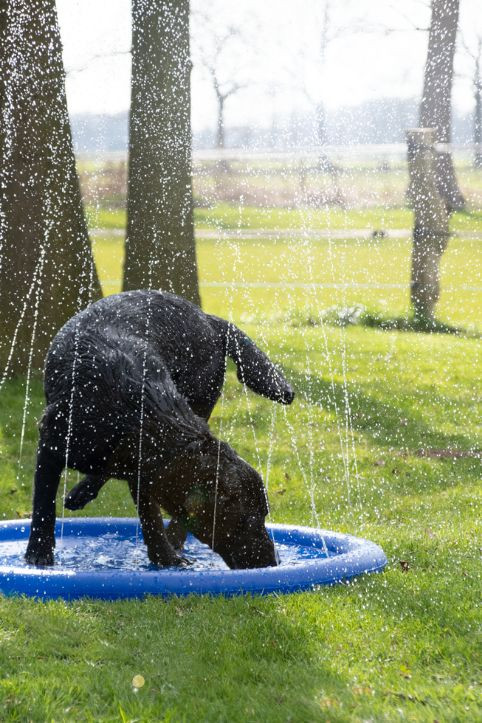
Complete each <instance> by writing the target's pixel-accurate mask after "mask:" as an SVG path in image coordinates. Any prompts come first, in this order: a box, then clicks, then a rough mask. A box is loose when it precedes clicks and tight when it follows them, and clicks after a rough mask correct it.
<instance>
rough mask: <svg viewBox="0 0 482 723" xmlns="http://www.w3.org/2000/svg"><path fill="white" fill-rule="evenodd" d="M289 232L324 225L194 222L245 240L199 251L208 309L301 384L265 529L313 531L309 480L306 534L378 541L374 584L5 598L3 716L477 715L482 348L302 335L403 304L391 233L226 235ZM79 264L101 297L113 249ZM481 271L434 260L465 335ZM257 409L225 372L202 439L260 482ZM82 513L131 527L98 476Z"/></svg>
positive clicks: (5, 398) (27, 479) (404, 276)
mask: <svg viewBox="0 0 482 723" xmlns="http://www.w3.org/2000/svg"><path fill="white" fill-rule="evenodd" d="M337 213H338V212H337ZM370 213H374V214H375V215H374V216H368V215H367V213H364V214H363V213H360V214H359V215H356V214H354V215H353V216H351V215H348V216H347V215H346V214H345V218H344V220H343V219H340V220H339V226H338V227H339V228H355V229H357V228H372V227H374V228H377V227H379V226H377V225H376V224H382V221H381V219H380V217H377V216H376V213H378V212H377V211H370ZM390 213H391V212H385V216H383V224H382V225H383V227H384V228H405V227H406V228H408V224H409V222H410V219H409V215H408V213H407V212H406V211H404V210H403V209H394V210H393V215H390ZM290 214H291V215H290ZM335 217H336V214H333V218H335ZM108 218H110V219H111V224H112V225H111V226H110V228H117V227H120V226H121V225H122V219H121V218H120V217H118V218H117V220H116V221H115V222H114V220H113V217H112V215H111V216H110V217H108V216H107V215H106V214H104V216H103V217H102V220H101V221H102V222H101V223H100V222H99V223H94V224H93V225H95V226H101V225H102V226H103V227H104V228H107V227H108V225H109V222H108ZM297 218H298V223H297V222H296V219H297ZM273 219H276V222H275V221H274V220H273ZM335 223H338V221H336V222H335V221H333V225H335ZM457 223H460V224H461V227H460V230H461V231H463V230H471V231H477V230H479V231H480V225H481V223H482V220H481V218H480V215H479V216H478V217H477V216H476V215H474V216H473V217H470V218H469V220H467V217H459V218H456V219H455V220H454V224H457ZM306 224H309V227H310V228H311V227H312V228H314V227H316V226H318V227H319V228H323V227H326V218H325V216H324V215H323V214H318V215H313V218H312V219H311V220H310V219H307V220H306V221H305V222H302V221H301V220H300V214H299V213H298V214H297V215H296V214H295V213H294V212H282V211H278V212H275V213H273V218H271V216H270V215H269V214H267V213H262V214H260V213H259V209H258V210H255V209H243V212H242V215H241V218H240V215H239V209H231V208H228V207H221V208H219V209H217V210H214V211H213V210H209V211H208V210H198V227H201V226H204V227H205V228H213V229H222V228H234V229H236V228H240V230H241V233H240V236H239V238H238V239H234V240H233V239H227V238H223V236H222V234H221V233H220V234H218V235H217V236H216V237H215V238H213V239H202V240H200V241H199V243H198V258H199V267H200V278H201V283H202V286H201V290H202V296H203V303H204V306H205V308H206V309H207V310H209V311H213V312H215V313H220V314H223V315H224V316H230V317H232V318H233V319H235V320H236V321H237V322H238V323H239V324H240V325H242V326H243V328H244V329H245V330H246V331H247V332H248V333H249V334H250V335H251V336H252V337H253V338H255V339H256V340H257V341H258V343H259V344H260V345H261V346H262V347H263V348H264V349H265V350H267V351H268V352H269V354H270V355H271V357H272V358H274V359H277V360H279V361H280V362H281V364H282V365H283V367H284V369H285V372H286V375H287V376H288V377H289V378H290V379H291V380H292V382H293V384H294V386H295V389H296V391H297V398H296V400H295V402H294V404H293V406H292V407H291V408H289V409H288V410H287V412H286V415H287V420H288V421H289V422H290V424H291V425H292V427H293V428H294V430H295V435H293V434H292V432H291V431H290V428H289V426H288V424H287V420H286V419H285V416H284V414H283V412H282V410H281V409H278V413H277V416H276V419H275V424H274V437H273V456H272V470H271V475H270V483H269V495H270V501H271V516H272V519H273V521H283V522H299V523H306V524H312V523H313V515H312V510H311V507H310V502H309V494H308V492H307V489H306V486H305V483H304V479H306V480H308V481H310V480H313V485H314V497H315V502H316V508H317V512H318V514H319V517H320V520H321V523H322V525H323V526H325V527H327V528H331V529H336V530H340V531H346V532H353V533H355V534H360V535H363V536H366V537H368V538H370V539H373V540H374V541H376V542H377V543H379V544H380V545H382V546H383V548H384V549H385V551H386V553H387V556H388V558H389V566H388V569H387V571H386V572H385V573H383V574H382V575H379V576H375V577H371V578H366V579H361V580H358V581H356V582H355V583H352V584H350V585H344V586H339V587H336V588H331V589H320V590H316V591H314V592H311V593H303V594H296V595H291V596H287V597H283V596H280V597H277V596H273V597H269V598H243V599H235V600H224V599H211V598H209V597H205V598H195V597H192V598H187V599H173V600H170V601H169V602H162V601H159V600H157V599H155V598H151V599H148V600H146V601H145V602H119V603H101V602H92V601H83V602H77V603H72V604H65V603H61V602H55V603H48V604H39V603H36V602H32V601H31V600H24V599H23V600H14V599H0V719H2V720H3V719H5V720H18V721H24V720H34V721H44V720H56V721H61V720H69V721H70V720H75V721H78V720H89V721H90V720H103V721H104V720H105V721H111V720H112V721H115V720H118V721H128V720H129V721H131V720H140V721H150V720H165V721H183V720H186V721H194V720H195V721H199V720H201V721H260V720H268V721H288V720H291V721H300V722H302V721H303V722H304V721H311V720H320V721H367V720H374V721H378V720H387V721H393V720H415V721H434V720H438V721H466V720H467V721H472V720H477V719H479V718H480V715H481V710H480V688H478V687H477V674H478V667H477V660H478V658H477V654H478V648H477V637H476V634H477V626H478V624H480V616H479V615H478V614H477V604H478V602H479V597H480V568H479V563H478V549H479V548H478V545H480V542H478V538H477V519H478V517H480V515H478V511H479V510H480V507H479V506H478V505H479V500H480V484H479V482H480V457H479V458H478V457H477V454H478V452H479V451H480V449H481V447H482V441H481V438H480V427H479V423H480V410H479V408H478V406H477V405H478V400H480V394H481V388H480V387H481V384H480V372H479V370H480V360H479V358H478V350H479V344H480V342H479V341H478V340H477V339H474V338H466V337H463V336H460V337H455V336H447V335H423V334H418V335H417V334H412V333H401V332H381V331H379V330H371V329H363V328H348V329H338V328H333V327H329V326H326V327H317V328H313V327H310V326H303V325H302V319H303V318H304V317H305V316H308V315H309V314H310V313H311V312H312V310H313V309H315V310H316V309H320V308H326V307H328V306H331V305H335V304H343V303H362V304H365V305H366V306H369V307H370V308H381V309H385V310H386V311H388V312H390V313H394V314H395V313H400V312H403V311H404V310H406V309H407V288H406V284H407V283H408V268H409V266H408V264H409V244H408V240H404V239H400V240H398V239H396V240H394V239H387V240H382V241H377V242H370V243H369V242H366V241H362V240H361V239H359V240H356V239H354V240H337V241H333V242H331V243H328V241H327V240H322V241H309V240H307V239H304V238H303V235H302V234H299V235H295V236H294V238H293V240H292V241H291V242H288V240H287V239H281V240H279V239H278V240H273V239H262V238H261V239H256V240H253V239H243V238H242V230H243V229H244V228H257V227H259V228H263V229H268V228H274V229H276V228H283V227H284V228H301V229H303V227H304V225H306ZM390 224H391V225H390ZM464 224H465V225H464ZM95 253H96V259H97V262H98V265H99V271H100V275H101V279H102V282H103V285H104V289H105V291H107V292H113V291H116V290H117V289H118V287H119V279H120V272H121V263H122V248H121V243H120V240H119V238H118V237H114V236H113V237H112V238H106V237H104V236H102V237H101V236H99V237H97V238H96V241H95ZM479 258H480V257H479ZM476 259H477V242H476V241H474V240H471V239H467V238H464V237H463V235H462V236H461V237H460V238H457V239H454V240H453V241H452V242H451V245H450V249H449V251H448V252H447V254H446V255H445V258H444V263H443V274H442V288H443V293H442V298H441V302H440V307H439V309H440V317H441V318H442V319H444V320H446V321H449V322H451V323H457V324H459V325H462V326H465V327H471V326H472V327H473V326H477V325H480V317H479V318H477V313H479V314H480V306H481V305H480V291H479V292H477V287H479V289H480V285H481V284H480V273H479V272H478V270H477V265H476ZM234 282H235V283H236V284H237V286H235V285H233V284H234ZM278 282H281V284H280V285H279V286H275V285H274V286H268V287H267V286H266V285H265V284H266V283H269V284H276V283H278ZM313 282H315V283H317V284H320V285H321V286H318V287H317V286H313V285H312V284H313ZM347 283H349V284H351V285H350V286H349V287H347V288H346V287H344V288H338V285H339V284H347ZM219 284H223V285H219ZM249 284H253V285H249ZM353 284H357V286H354V285H353ZM306 285H309V286H308V287H307V286H306ZM328 285H331V286H328ZM394 285H395V286H394ZM477 294H478V296H477ZM294 316H296V318H297V319H298V325H293V323H292V321H291V320H292V319H293V318H294ZM300 320H301V325H299V324H300ZM24 386H25V385H24V381H23V380H17V381H13V382H10V383H9V384H8V385H7V386H6V387H5V388H4V389H3V390H2V392H1V394H2V397H1V402H2V403H1V406H0V455H1V461H0V517H1V516H3V517H5V518H13V517H16V516H19V517H22V516H25V515H27V514H28V513H29V510H30V494H31V479H32V474H33V463H34V456H35V444H36V419H37V418H38V416H39V415H40V413H41V409H42V394H41V385H40V381H39V380H34V384H33V389H32V398H31V405H30V408H29V414H28V421H27V429H26V437H25V444H24V450H23V455H22V460H21V461H19V436H20V420H21V417H22V409H23V404H24V392H25V389H24ZM346 392H348V399H349V403H350V410H348V408H347V404H346V400H347V393H346ZM348 411H350V415H349V416H350V419H351V422H352V430H350V425H349V424H348V425H347V422H348V421H349V419H348ZM272 414H273V405H272V404H271V403H270V402H268V401H267V400H264V399H261V398H258V397H255V396H254V395H251V394H250V395H249V405H248V404H247V402H246V398H245V395H244V392H243V389H242V388H241V387H240V386H239V384H238V383H237V382H236V379H235V375H234V372H233V370H232V369H230V370H229V374H228V380H227V384H226V387H225V393H224V401H223V404H222V405H221V404H219V405H218V407H217V410H216V412H215V414H214V417H213V420H212V429H213V431H214V432H216V431H217V429H218V428H219V425H220V424H221V423H222V428H223V436H224V438H226V439H227V440H228V441H229V442H230V443H231V444H232V445H233V446H234V447H235V448H236V449H237V450H238V451H239V453H240V454H241V455H243V456H244V457H245V458H246V459H247V460H249V461H250V462H251V463H253V464H254V465H255V466H257V467H258V466H260V467H261V470H264V469H265V466H266V460H267V455H268V449H269V446H270V437H269V430H270V427H271V423H272ZM251 422H253V424H251ZM256 449H257V450H258V453H259V458H258V453H257V452H256ZM298 457H299V461H300V463H301V467H300V465H299V464H298V462H297V459H298ZM345 468H346V469H347V470H348V474H347V473H345V471H344V470H345ZM74 479H75V476H74V475H72V476H71V478H70V479H69V486H70V484H72V482H73V481H74ZM88 512H89V514H93V515H102V514H109V515H117V514H120V515H131V514H134V510H133V507H132V505H131V503H130V501H129V499H128V495H127V491H126V489H125V487H124V485H123V483H120V482H111V483H109V484H108V485H107V486H106V487H105V488H104V490H103V491H102V493H101V495H100V496H99V498H98V499H97V500H96V501H95V503H93V504H92V505H91V506H90V507H89V508H88ZM479 539H480V538H479ZM402 563H403V564H402ZM136 674H141V675H143V676H144V678H145V681H146V683H145V686H144V687H143V688H141V689H140V690H138V692H135V691H134V690H133V688H132V684H131V681H132V678H133V676H134V675H136Z"/></svg>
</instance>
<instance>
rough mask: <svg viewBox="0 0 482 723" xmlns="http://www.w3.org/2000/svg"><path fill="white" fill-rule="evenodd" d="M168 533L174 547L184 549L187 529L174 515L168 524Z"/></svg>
mask: <svg viewBox="0 0 482 723" xmlns="http://www.w3.org/2000/svg"><path fill="white" fill-rule="evenodd" d="M166 534H167V539H168V540H169V542H170V543H171V545H172V546H173V548H174V549H175V550H182V548H183V547H184V543H185V542H186V537H187V530H186V528H185V527H184V525H183V524H182V522H181V521H180V520H179V519H178V518H177V517H173V518H172V520H171V521H170V523H169V524H168V526H167V530H166Z"/></svg>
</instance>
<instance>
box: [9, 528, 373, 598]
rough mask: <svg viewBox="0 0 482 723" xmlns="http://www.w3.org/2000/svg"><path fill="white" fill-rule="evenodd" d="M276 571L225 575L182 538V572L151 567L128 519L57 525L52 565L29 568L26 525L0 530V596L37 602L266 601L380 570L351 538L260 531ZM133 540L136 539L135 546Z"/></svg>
mask: <svg viewBox="0 0 482 723" xmlns="http://www.w3.org/2000/svg"><path fill="white" fill-rule="evenodd" d="M267 527H268V530H269V532H270V534H271V535H272V537H273V539H274V541H275V544H276V546H277V549H278V552H279V555H280V560H281V564H280V565H279V566H278V567H267V568H258V569H254V570H229V569H228V568H227V566H226V565H225V563H224V562H223V560H222V559H221V558H220V557H219V556H218V555H216V554H215V553H213V552H212V551H211V550H210V549H209V548H208V547H207V546H206V545H203V544H201V543H200V542H198V540H196V539H195V538H194V537H192V536H189V537H188V539H187V543H186V548H185V553H184V554H185V556H186V557H188V558H189V559H191V560H192V563H193V564H192V565H191V566H190V567H188V568H186V569H179V568H167V569H159V568H157V567H155V566H154V565H151V563H150V562H149V560H148V559H147V555H146V550H145V547H144V545H143V544H142V533H141V532H140V528H138V525H137V520H136V519H135V518H115V517H75V518H68V519H65V520H64V521H63V533H61V528H62V522H61V521H58V522H57V526H56V538H57V547H56V549H55V565H54V566H53V567H50V568H36V567H32V566H30V565H27V564H26V563H25V561H24V559H23V555H24V553H25V548H26V544H27V540H28V536H29V531H30V520H8V521H4V522H0V593H1V594H4V595H28V596H31V597H38V598H42V599H46V600H47V599H52V598H64V599H66V600H74V599H76V598H81V597H90V598H97V599H104V600H116V599H120V598H142V597H144V596H145V595H160V596H163V597H167V596H170V595H190V594H197V595H204V594H209V595H226V596H232V595H242V594H245V593H252V594H259V595H266V594H268V593H273V592H278V593H289V592H295V591H297V590H309V589H312V588H313V587H316V586H317V585H330V584H334V583H337V582H342V581H344V580H349V579H350V578H353V577H356V576H358V575H361V574H363V573H369V572H380V571H381V570H383V568H384V567H385V565H386V564H387V558H386V556H385V554H384V552H383V550H382V549H381V548H380V547H379V546H378V545H375V544H374V543H373V542H369V541H368V540H363V539H361V538H359V537H353V536H352V535H344V534H341V533H337V532H330V531H328V530H317V529H314V528H311V527H297V526H293V525H267ZM136 535H138V539H137V538H136Z"/></svg>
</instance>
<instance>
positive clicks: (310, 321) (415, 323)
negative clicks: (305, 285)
mask: <svg viewBox="0 0 482 723" xmlns="http://www.w3.org/2000/svg"><path fill="white" fill-rule="evenodd" d="M290 322H291V324H292V326H295V327H303V326H305V327H316V326H322V325H323V324H328V325H329V326H337V327H347V326H363V327H365V328H368V329H381V330H382V331H405V332H414V333H421V334H452V335H454V336H460V337H465V338H468V339H480V337H481V334H480V332H478V331H474V330H469V329H464V328H463V327H459V326H451V325H450V324H446V323H444V322H442V321H437V320H433V321H431V320H427V319H417V318H415V317H414V316H409V315H405V316H404V315H402V316H387V315H386V314H383V313H381V312H380V311H377V310H370V309H367V308H366V307H365V306H363V305H362V304H354V305H353V306H332V307H330V308H329V309H325V310H324V311H321V312H316V313H311V312H310V311H297V312H296V313H295V314H294V315H292V316H291V317H290Z"/></svg>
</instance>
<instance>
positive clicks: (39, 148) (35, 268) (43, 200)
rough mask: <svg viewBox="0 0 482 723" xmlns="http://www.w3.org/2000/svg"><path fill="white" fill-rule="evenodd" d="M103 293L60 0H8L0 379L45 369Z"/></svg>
mask: <svg viewBox="0 0 482 723" xmlns="http://www.w3.org/2000/svg"><path fill="white" fill-rule="evenodd" d="M100 295H101V291H100V286H99V282H98V279H97V274H96V271H95V266H94V262H93V258H92V252H91V247H90V243H89V237H88V233H87V226H86V222H85V217H84V212H83V207H82V200H81V196H80V189H79V182H78V177H77V172H76V168H75V160H74V154H73V149H72V137H71V131H70V125H69V118H68V113H67V102H66V97H65V83H64V68H63V62H62V47H61V42H60V34H59V28H58V22H57V13H56V10H55V0H0V379H2V378H6V376H7V375H8V374H9V373H12V372H13V373H21V372H24V371H25V370H26V369H27V367H28V365H29V364H30V365H31V367H32V368H33V369H41V368H42V367H43V361H44V358H45V353H46V350H47V348H48V346H49V343H50V341H51V339H52V337H53V335H54V334H55V332H56V331H57V329H58V328H59V327H60V326H61V325H62V324H63V323H64V322H65V321H66V320H67V319H68V318H69V317H70V316H72V314H74V313H75V312H76V311H78V309H79V308H80V307H82V306H85V305H86V304H87V303H88V302H89V301H91V300H92V299H95V298H97V297H99V296H100ZM0 384H1V381H0Z"/></svg>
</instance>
